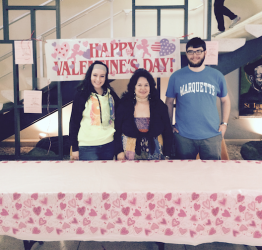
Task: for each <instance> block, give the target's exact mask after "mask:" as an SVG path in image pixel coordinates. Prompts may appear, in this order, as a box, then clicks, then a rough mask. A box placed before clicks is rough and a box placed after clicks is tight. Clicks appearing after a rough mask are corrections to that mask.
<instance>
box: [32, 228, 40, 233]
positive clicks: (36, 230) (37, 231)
mask: <svg viewBox="0 0 262 250" xmlns="http://www.w3.org/2000/svg"><path fill="white" fill-rule="evenodd" d="M32 233H33V234H40V233H41V231H40V230H39V229H38V228H37V227H34V228H33V230H32Z"/></svg>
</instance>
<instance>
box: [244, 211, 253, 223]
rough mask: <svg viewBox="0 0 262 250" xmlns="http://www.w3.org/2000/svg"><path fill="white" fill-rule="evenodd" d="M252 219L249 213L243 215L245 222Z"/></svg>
mask: <svg viewBox="0 0 262 250" xmlns="http://www.w3.org/2000/svg"><path fill="white" fill-rule="evenodd" d="M252 217H253V215H252V214H250V213H248V212H246V213H245V220H246V221H248V220H250V219H251V218H252Z"/></svg>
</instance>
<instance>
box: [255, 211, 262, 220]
mask: <svg viewBox="0 0 262 250" xmlns="http://www.w3.org/2000/svg"><path fill="white" fill-rule="evenodd" d="M256 215H257V217H258V218H259V219H260V220H262V210H261V211H257V212H256Z"/></svg>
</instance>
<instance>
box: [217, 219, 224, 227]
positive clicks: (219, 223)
mask: <svg viewBox="0 0 262 250" xmlns="http://www.w3.org/2000/svg"><path fill="white" fill-rule="evenodd" d="M221 224H223V220H220V219H219V218H217V219H216V225H217V226H218V225H221Z"/></svg>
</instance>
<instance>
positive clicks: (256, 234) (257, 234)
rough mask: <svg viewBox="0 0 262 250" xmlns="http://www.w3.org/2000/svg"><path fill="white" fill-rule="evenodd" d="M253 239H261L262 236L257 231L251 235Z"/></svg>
mask: <svg viewBox="0 0 262 250" xmlns="http://www.w3.org/2000/svg"><path fill="white" fill-rule="evenodd" d="M253 237H254V238H261V237H262V234H261V233H260V232H259V231H255V232H254V234H253Z"/></svg>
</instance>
